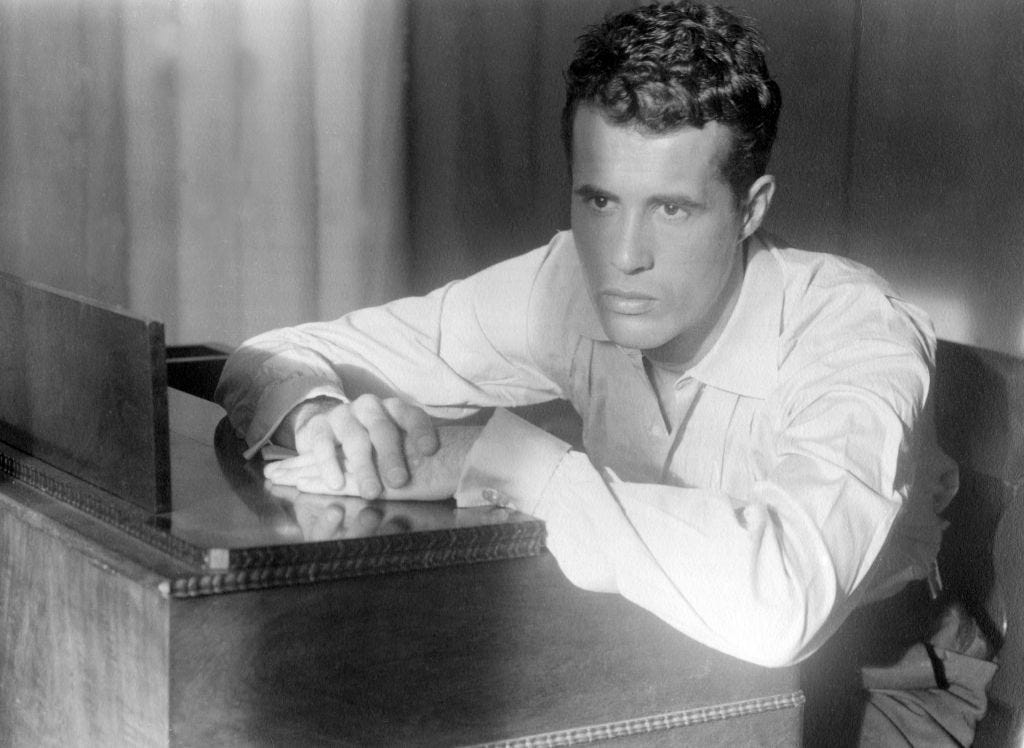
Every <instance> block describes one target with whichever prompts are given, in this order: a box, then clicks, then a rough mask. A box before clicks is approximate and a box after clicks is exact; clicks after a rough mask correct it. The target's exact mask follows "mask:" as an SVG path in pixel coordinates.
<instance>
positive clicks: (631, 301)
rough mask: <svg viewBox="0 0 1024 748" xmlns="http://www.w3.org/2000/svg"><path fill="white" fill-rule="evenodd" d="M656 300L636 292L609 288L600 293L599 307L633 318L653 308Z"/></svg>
mask: <svg viewBox="0 0 1024 748" xmlns="http://www.w3.org/2000/svg"><path fill="white" fill-rule="evenodd" d="M656 302H657V299H655V298H654V297H653V296H650V295H648V294H645V293H641V292H638V291H626V290H622V289H616V288H610V289H605V290H603V291H601V306H603V307H604V308H605V309H607V310H608V311H609V312H614V313H615V314H624V315H630V316H635V315H638V314H646V313H647V312H649V311H651V309H653V308H654V305H655V303H656Z"/></svg>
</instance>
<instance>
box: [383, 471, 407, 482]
mask: <svg viewBox="0 0 1024 748" xmlns="http://www.w3.org/2000/svg"><path fill="white" fill-rule="evenodd" d="M387 479H388V483H390V484H391V485H392V486H400V485H402V484H403V483H405V471H404V470H402V469H401V468H391V470H388V474H387Z"/></svg>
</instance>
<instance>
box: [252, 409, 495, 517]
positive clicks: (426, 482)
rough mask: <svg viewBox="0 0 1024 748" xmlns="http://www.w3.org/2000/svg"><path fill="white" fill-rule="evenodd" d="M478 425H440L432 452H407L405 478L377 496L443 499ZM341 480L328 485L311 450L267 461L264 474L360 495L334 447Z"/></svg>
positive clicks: (314, 489) (317, 490)
mask: <svg viewBox="0 0 1024 748" xmlns="http://www.w3.org/2000/svg"><path fill="white" fill-rule="evenodd" d="M481 428H482V427H480V426H440V427H438V429H437V435H438V439H439V441H440V447H439V448H438V450H437V451H436V452H434V453H433V454H432V455H427V456H423V455H408V456H407V462H408V466H409V472H410V476H409V480H408V482H406V483H405V484H404V485H402V486H400V487H391V486H385V487H384V489H383V491H382V493H381V498H384V499H398V500H405V501H431V500H437V499H447V498H449V497H450V496H451V495H452V494H453V493H454V492H455V489H456V487H457V485H458V481H459V476H460V475H461V474H462V465H463V463H464V462H465V460H466V456H467V455H468V454H469V450H470V448H471V447H472V446H473V443H474V442H475V441H476V439H477V437H478V436H479V435H480V431H481ZM337 460H338V462H339V465H340V467H341V476H342V477H341V481H340V483H339V484H337V485H331V484H330V482H329V479H327V478H325V477H324V474H323V471H322V469H321V463H322V459H321V457H320V456H319V455H317V454H314V453H312V452H308V453H301V454H298V455H296V456H294V457H287V458H285V459H283V460H280V461H275V462H271V463H269V464H268V465H267V466H266V467H265V468H264V475H265V476H266V477H267V479H268V480H269V481H270V482H271V483H272V484H274V485H277V486H293V487H295V488H296V489H298V491H300V492H302V493H308V494H330V495H337V496H359V495H361V493H362V492H361V491H360V486H361V485H362V483H361V481H360V480H359V478H357V477H356V475H355V474H354V472H353V471H352V470H351V468H350V461H349V459H348V457H347V456H346V455H344V454H342V452H341V449H340V448H338V450H337Z"/></svg>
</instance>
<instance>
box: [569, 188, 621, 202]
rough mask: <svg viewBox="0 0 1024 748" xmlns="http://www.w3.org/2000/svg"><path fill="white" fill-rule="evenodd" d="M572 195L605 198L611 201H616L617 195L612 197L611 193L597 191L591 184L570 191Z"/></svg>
mask: <svg viewBox="0 0 1024 748" xmlns="http://www.w3.org/2000/svg"><path fill="white" fill-rule="evenodd" d="M572 194H574V195H578V196H579V197H607V198H610V199H612V200H618V195H613V194H612V193H611V192H608V191H607V190H602V189H599V188H597V187H595V186H594V185H592V184H581V185H580V186H579V187H577V188H576V189H574V190H573V191H572Z"/></svg>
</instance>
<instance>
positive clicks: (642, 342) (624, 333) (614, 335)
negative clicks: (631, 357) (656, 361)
mask: <svg viewBox="0 0 1024 748" xmlns="http://www.w3.org/2000/svg"><path fill="white" fill-rule="evenodd" d="M601 322H602V326H603V327H604V331H605V334H606V335H607V336H608V338H609V339H610V340H611V341H612V342H613V343H615V344H616V345H620V346H622V347H623V348H635V349H637V350H641V351H649V350H653V349H655V348H660V347H661V346H663V345H665V344H666V343H668V342H669V341H670V340H672V338H673V337H674V336H673V335H671V334H666V333H665V332H664V331H663V330H660V329H657V326H656V325H654V324H653V323H652V321H651V320H648V319H643V318H632V317H626V318H622V317H612V318H608V317H605V318H604V319H602V321H601Z"/></svg>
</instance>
